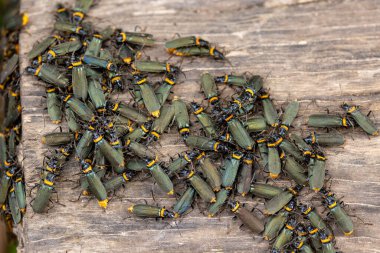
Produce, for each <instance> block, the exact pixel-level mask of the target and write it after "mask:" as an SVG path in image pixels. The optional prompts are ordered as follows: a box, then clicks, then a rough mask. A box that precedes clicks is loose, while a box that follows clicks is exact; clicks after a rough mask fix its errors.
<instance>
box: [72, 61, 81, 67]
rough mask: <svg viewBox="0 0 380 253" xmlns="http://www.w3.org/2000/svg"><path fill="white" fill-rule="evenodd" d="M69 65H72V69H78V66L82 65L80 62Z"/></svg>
mask: <svg viewBox="0 0 380 253" xmlns="http://www.w3.org/2000/svg"><path fill="white" fill-rule="evenodd" d="M71 65H73V67H78V66H80V65H82V61H77V62H73V63H71Z"/></svg>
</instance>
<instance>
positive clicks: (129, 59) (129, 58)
mask: <svg viewBox="0 0 380 253" xmlns="http://www.w3.org/2000/svg"><path fill="white" fill-rule="evenodd" d="M123 62H124V63H126V64H130V63H131V62H132V58H131V57H125V58H123Z"/></svg>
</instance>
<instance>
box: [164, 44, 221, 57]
mask: <svg viewBox="0 0 380 253" xmlns="http://www.w3.org/2000/svg"><path fill="white" fill-rule="evenodd" d="M170 53H171V54H174V55H176V56H200V57H203V56H211V57H212V58H214V59H215V60H224V59H225V57H224V55H223V53H222V52H221V51H219V50H218V49H216V48H215V47H210V48H208V47H197V46H190V47H181V48H176V49H172V50H171V51H170Z"/></svg>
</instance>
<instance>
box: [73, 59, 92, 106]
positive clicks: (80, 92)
mask: <svg viewBox="0 0 380 253" xmlns="http://www.w3.org/2000/svg"><path fill="white" fill-rule="evenodd" d="M71 65H72V66H73V68H72V73H71V76H72V84H73V94H74V97H76V98H79V99H82V100H83V101H86V99H87V95H88V89H89V87H88V82H87V77H86V72H85V69H84V66H83V63H82V61H81V60H75V59H73V62H72V63H71Z"/></svg>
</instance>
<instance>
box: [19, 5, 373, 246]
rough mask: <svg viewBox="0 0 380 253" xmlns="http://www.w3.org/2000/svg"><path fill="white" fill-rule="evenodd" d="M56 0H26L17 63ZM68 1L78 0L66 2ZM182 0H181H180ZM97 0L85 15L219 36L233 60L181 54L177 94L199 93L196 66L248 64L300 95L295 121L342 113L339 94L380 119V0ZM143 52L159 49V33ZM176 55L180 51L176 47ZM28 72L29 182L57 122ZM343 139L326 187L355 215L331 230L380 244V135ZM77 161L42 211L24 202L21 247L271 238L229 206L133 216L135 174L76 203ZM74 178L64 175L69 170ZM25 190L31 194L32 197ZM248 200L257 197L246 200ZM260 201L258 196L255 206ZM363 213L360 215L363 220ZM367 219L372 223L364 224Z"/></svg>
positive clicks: (172, 142)
mask: <svg viewBox="0 0 380 253" xmlns="http://www.w3.org/2000/svg"><path fill="white" fill-rule="evenodd" d="M53 2H54V1H43V0H34V1H23V4H22V9H23V10H26V11H28V12H29V15H30V24H29V26H28V28H27V29H26V30H25V31H24V32H23V33H22V34H21V41H20V45H21V66H22V68H25V67H26V66H27V64H28V63H27V60H26V54H27V52H28V51H29V50H30V49H31V47H32V45H33V44H34V43H35V42H36V41H38V40H40V39H42V38H44V37H45V36H47V35H48V34H49V33H50V32H51V29H52V26H53V10H54V7H55V6H54V3H53ZM70 2H73V1H70ZM185 2H186V4H185ZM185 2H184V1H182V0H173V1H168V0H158V1H143V0H136V1H124V0H107V1H105V0H103V1H99V4H98V5H97V6H96V7H94V8H93V9H92V10H91V12H90V13H89V15H90V16H91V20H92V21H94V22H97V23H99V25H102V26H106V25H108V24H111V25H114V26H117V27H121V28H123V29H125V30H134V27H135V26H136V25H139V26H141V27H147V32H150V33H153V34H154V35H155V36H156V38H157V39H158V40H159V41H161V42H163V41H165V40H167V39H170V38H172V37H173V36H174V34H175V33H177V32H178V33H180V34H181V35H190V34H197V35H201V36H202V37H204V38H205V39H207V40H209V41H212V42H217V43H218V44H217V45H218V46H219V47H222V48H224V50H225V51H227V57H228V59H229V60H230V61H231V63H232V66H233V67H231V66H230V65H228V64H225V63H220V62H214V61H212V60H208V59H201V60H199V59H197V60H194V61H192V62H191V61H190V60H185V61H184V62H183V63H182V68H183V69H184V70H185V72H186V76H187V80H184V79H183V80H182V81H183V82H182V83H181V84H180V85H178V86H176V87H175V93H176V94H177V95H179V96H181V97H182V98H184V99H186V100H187V101H192V100H193V99H195V100H197V101H200V100H201V94H200V93H199V81H198V78H199V75H200V73H202V72H204V71H209V72H211V73H212V74H223V73H226V72H228V73H229V72H233V73H243V72H247V71H248V72H251V73H254V74H260V75H263V76H266V77H267V78H266V84H265V86H266V87H268V88H270V93H271V95H272V97H273V98H274V101H275V104H277V105H281V104H283V103H286V101H289V100H291V99H298V100H299V101H300V102H301V111H300V115H302V116H301V117H299V118H298V119H297V120H296V122H295V126H296V127H297V128H299V127H300V126H301V127H304V125H305V120H306V118H307V116H308V115H310V114H311V113H315V112H325V109H326V108H327V107H329V109H330V111H332V112H333V111H338V112H340V109H339V105H340V104H341V103H342V102H344V101H346V102H352V103H354V104H358V105H361V106H362V107H363V110H364V111H365V112H368V111H369V110H372V111H373V115H375V117H377V118H376V119H375V121H376V122H377V126H379V125H380V119H379V118H380V83H379V78H380V53H379V52H380V44H379V39H380V19H379V17H380V9H379V8H380V2H379V1H376V0H356V1H354V0H346V1H296V0H281V1H278V0H271V1H266V2H263V1H260V0H255V1H251V0H239V1H217V0H212V1H201V0H190V1H185ZM148 54H149V55H154V56H157V57H158V59H160V60H166V59H167V58H168V55H167V54H166V53H165V52H164V50H163V46H162V43H160V44H159V45H158V46H157V47H155V48H154V49H153V50H150V51H148ZM171 61H172V62H174V63H175V62H179V59H176V58H172V59H171ZM41 84H42V83H41V82H38V81H37V80H36V79H35V78H33V77H31V76H26V75H24V76H23V77H22V91H21V92H22V106H23V117H22V121H23V142H22V147H23V149H22V153H23V156H24V157H23V158H24V160H23V165H24V168H25V177H26V182H27V184H28V189H30V187H31V186H33V185H34V184H35V183H36V182H37V181H38V172H37V171H36V170H35V167H36V166H40V165H41V163H42V159H43V153H44V152H46V150H47V149H46V147H45V146H43V145H42V144H41V143H40V141H39V140H40V137H41V135H42V134H44V133H47V132H50V131H52V130H54V129H55V128H56V126H55V125H52V124H50V123H49V121H48V119H47V115H46V111H44V99H43V98H41V96H42V95H44V88H43V86H42V85H41ZM345 133H346V137H347V141H346V144H345V145H344V146H343V147H339V148H330V149H326V152H327V157H328V161H327V168H328V172H329V174H330V175H331V176H332V185H333V186H332V189H333V191H334V192H336V193H337V194H338V196H344V201H345V203H346V204H348V205H349V206H350V211H349V213H350V214H352V215H355V216H356V217H359V218H360V219H358V218H355V217H354V218H353V220H354V222H355V226H356V229H355V232H354V234H353V236H351V237H343V236H341V233H339V232H337V234H338V237H337V247H338V248H339V250H341V251H343V252H355V253H359V252H366V253H368V252H379V251H380V246H379V245H380V174H379V170H380V156H379V149H380V138H368V137H367V136H366V135H364V134H363V133H362V132H361V131H360V130H359V129H356V130H354V131H345ZM160 143H161V145H162V148H161V147H159V148H160V152H161V153H163V154H162V155H163V157H165V158H164V159H166V160H167V159H168V158H169V155H171V156H173V155H175V154H176V153H177V152H178V151H179V150H184V149H185V146H184V145H183V143H182V142H181V141H179V138H178V136H177V134H176V130H175V129H174V128H173V129H172V130H171V132H170V134H166V135H165V137H164V138H163V139H162V140H161V141H160ZM78 173H79V168H78V165H77V164H76V163H75V162H72V163H70V164H69V165H68V166H66V168H65V171H64V172H63V174H62V176H61V180H60V181H59V182H57V191H58V193H59V200H60V202H61V203H63V204H65V206H60V205H57V204H56V205H55V207H54V208H53V209H51V210H50V211H49V213H48V214H43V215H37V214H33V212H31V209H29V211H28V213H27V215H26V217H25V219H24V222H23V226H22V227H20V228H19V229H20V231H21V232H23V233H22V237H23V245H22V249H23V250H24V251H25V252H151V251H156V252H164V251H165V252H265V251H266V250H267V249H268V243H267V242H265V241H263V240H262V239H261V238H260V237H258V236H253V235H252V234H251V233H249V232H247V231H243V230H241V229H239V225H240V223H239V222H238V221H234V220H232V219H231V217H232V216H231V215H230V214H229V213H228V212H224V213H223V214H222V215H221V216H220V217H218V218H213V219H210V218H207V217H206V216H204V215H203V214H201V213H200V212H199V211H198V208H196V210H195V211H193V212H192V213H191V214H190V215H188V216H186V217H185V218H183V219H180V220H178V221H176V222H174V221H173V222H172V221H155V220H142V219H138V218H134V217H131V216H130V215H129V214H128V213H127V207H128V206H130V205H131V203H140V202H142V200H144V199H145V200H147V201H148V202H149V203H153V201H152V197H151V192H150V190H151V187H152V181H151V180H150V179H149V180H147V181H145V182H135V183H133V184H130V185H128V186H127V188H126V190H125V191H121V192H119V193H118V195H119V196H120V198H116V197H114V198H113V200H112V201H111V202H110V205H109V208H108V209H107V210H106V211H105V212H104V211H102V210H101V209H100V208H99V207H98V206H97V203H96V202H95V201H89V202H88V201H87V200H85V199H83V200H81V201H79V202H75V203H72V202H70V200H74V199H76V198H77V196H78V194H79V189H73V188H74V187H76V186H77V182H76V180H77V179H78V177H79V175H78ZM69 179H70V180H71V181H68V180H69ZM154 192H155V198H156V200H157V201H159V202H161V203H162V204H163V205H166V206H170V205H171V204H172V203H173V202H174V199H173V198H168V197H166V196H165V194H162V193H160V191H159V190H158V189H157V188H154ZM29 200H30V199H29ZM246 201H247V202H248V205H255V204H256V201H255V200H252V199H250V198H249V199H246ZM261 206H262V205H259V208H260V207H261ZM361 220H362V221H361ZM368 223H371V224H372V225H368Z"/></svg>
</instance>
